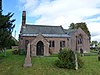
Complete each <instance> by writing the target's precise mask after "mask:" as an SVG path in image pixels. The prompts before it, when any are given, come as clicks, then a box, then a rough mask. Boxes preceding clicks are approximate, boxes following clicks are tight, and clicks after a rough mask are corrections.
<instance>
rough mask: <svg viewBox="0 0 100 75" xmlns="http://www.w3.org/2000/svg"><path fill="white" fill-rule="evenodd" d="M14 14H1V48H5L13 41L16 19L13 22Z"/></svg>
mask: <svg viewBox="0 0 100 75" xmlns="http://www.w3.org/2000/svg"><path fill="white" fill-rule="evenodd" d="M13 15H14V14H12V13H8V14H7V15H2V14H0V48H5V47H7V46H8V43H9V42H10V40H11V34H12V32H13V29H14V27H15V25H14V24H13V23H14V21H15V19H12V20H11V17H12V16H13Z"/></svg>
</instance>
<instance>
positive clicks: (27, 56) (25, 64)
mask: <svg viewBox="0 0 100 75" xmlns="http://www.w3.org/2000/svg"><path fill="white" fill-rule="evenodd" d="M23 66H24V67H31V66H32V63H31V57H30V43H29V44H28V47H27V54H26V58H25V63H24V65H23Z"/></svg>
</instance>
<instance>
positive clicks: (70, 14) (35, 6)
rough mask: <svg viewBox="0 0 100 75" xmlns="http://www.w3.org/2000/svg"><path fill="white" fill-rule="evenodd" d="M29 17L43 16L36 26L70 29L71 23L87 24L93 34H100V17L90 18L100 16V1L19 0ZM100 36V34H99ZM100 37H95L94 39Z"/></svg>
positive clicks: (36, 22)
mask: <svg viewBox="0 0 100 75" xmlns="http://www.w3.org/2000/svg"><path fill="white" fill-rule="evenodd" d="M19 2H20V3H22V4H23V7H24V9H25V10H26V11H27V12H28V16H30V17H37V16H41V17H39V18H38V19H36V21H35V22H34V24H42V25H44V24H45V25H62V26H63V27H64V28H68V26H69V25H70V23H72V22H74V23H77V22H86V23H87V26H88V28H89V30H90V32H91V34H92V37H93V35H94V34H95V33H98V32H100V29H99V28H100V23H99V22H96V21H99V20H100V16H97V17H96V18H90V19H88V17H91V16H94V15H96V14H99V12H100V8H99V7H100V0H52V1H51V0H30V1H29V0H19ZM98 34H99V33H98ZM97 37H99V36H95V37H93V38H94V39H95V38H97Z"/></svg>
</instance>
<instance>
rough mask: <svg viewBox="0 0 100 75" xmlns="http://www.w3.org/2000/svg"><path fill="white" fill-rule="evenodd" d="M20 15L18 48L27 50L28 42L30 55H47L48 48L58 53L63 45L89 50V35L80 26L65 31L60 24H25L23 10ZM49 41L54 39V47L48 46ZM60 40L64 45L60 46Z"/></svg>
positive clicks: (74, 48)
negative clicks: (20, 24)
mask: <svg viewBox="0 0 100 75" xmlns="http://www.w3.org/2000/svg"><path fill="white" fill-rule="evenodd" d="M22 17H23V18H22V26H21V31H20V34H19V49H25V50H27V45H28V43H30V46H31V47H30V50H31V56H37V55H38V54H39V53H41V54H40V55H43V56H49V55H50V53H49V51H50V50H52V52H53V53H58V52H59V50H60V49H61V48H64V47H68V48H71V49H72V50H73V51H75V50H77V51H78V52H80V49H83V52H89V51H90V44H89V37H88V36H87V34H86V33H85V32H84V31H83V30H82V29H81V28H79V29H77V30H72V31H70V30H69V31H68V30H67V31H65V30H66V29H63V27H62V26H47V25H28V24H26V18H25V17H26V12H25V11H24V12H23V16H22ZM50 41H54V47H50V46H49V45H50V43H49V42H50ZM61 41H64V47H60V44H61ZM39 50H40V52H39Z"/></svg>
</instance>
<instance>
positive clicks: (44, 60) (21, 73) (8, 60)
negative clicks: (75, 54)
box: [0, 50, 100, 75]
mask: <svg viewBox="0 0 100 75" xmlns="http://www.w3.org/2000/svg"><path fill="white" fill-rule="evenodd" d="M6 54H7V55H6V57H4V56H3V55H4V54H3V53H0V75H100V61H98V58H97V55H96V54H95V55H90V54H86V55H87V56H84V57H81V59H82V60H83V61H84V66H83V67H82V68H81V69H78V70H72V69H63V68H58V67H56V66H55V65H54V63H55V60H57V59H58V58H57V56H56V55H52V56H48V57H32V67H30V68H25V67H23V64H24V60H25V56H24V55H13V54H12V50H7V53H6Z"/></svg>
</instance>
